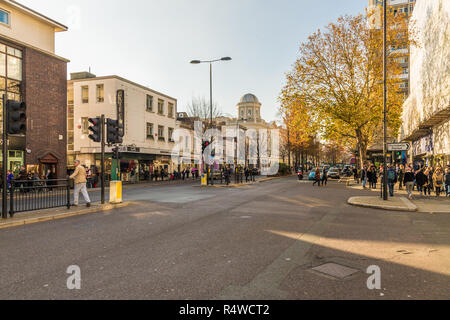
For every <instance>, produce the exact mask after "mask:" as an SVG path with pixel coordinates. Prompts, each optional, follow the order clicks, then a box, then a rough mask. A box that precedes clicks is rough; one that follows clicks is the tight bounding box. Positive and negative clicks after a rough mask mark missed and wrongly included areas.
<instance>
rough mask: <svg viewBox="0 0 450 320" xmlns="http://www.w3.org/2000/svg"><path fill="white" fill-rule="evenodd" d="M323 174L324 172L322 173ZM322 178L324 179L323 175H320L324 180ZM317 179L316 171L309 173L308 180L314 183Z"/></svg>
mask: <svg viewBox="0 0 450 320" xmlns="http://www.w3.org/2000/svg"><path fill="white" fill-rule="evenodd" d="M321 172H322V171H321ZM322 178H323V173H321V174H320V179H322ZM315 179H316V171H315V170H312V171H311V172H310V173H309V176H308V180H311V181H313V180H315Z"/></svg>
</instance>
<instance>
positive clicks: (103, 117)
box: [100, 114, 105, 204]
mask: <svg viewBox="0 0 450 320" xmlns="http://www.w3.org/2000/svg"><path fill="white" fill-rule="evenodd" d="M100 122H101V126H100V128H101V129H100V130H101V139H102V140H101V145H102V155H101V165H100V166H101V171H102V173H101V176H100V178H101V182H102V186H101V200H102V204H104V203H105V115H104V114H102V116H101V118H100Z"/></svg>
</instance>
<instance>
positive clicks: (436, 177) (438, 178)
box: [433, 167, 444, 197]
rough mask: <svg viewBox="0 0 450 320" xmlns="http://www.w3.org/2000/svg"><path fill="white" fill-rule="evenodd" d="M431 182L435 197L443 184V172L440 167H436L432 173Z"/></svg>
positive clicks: (438, 194)
mask: <svg viewBox="0 0 450 320" xmlns="http://www.w3.org/2000/svg"><path fill="white" fill-rule="evenodd" d="M433 183H434V188H435V190H436V197H439V196H440V194H441V190H442V188H443V186H444V174H443V173H442V169H441V168H440V167H438V168H436V172H435V173H434V174H433Z"/></svg>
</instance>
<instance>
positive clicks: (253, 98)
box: [241, 93, 259, 103]
mask: <svg viewBox="0 0 450 320" xmlns="http://www.w3.org/2000/svg"><path fill="white" fill-rule="evenodd" d="M241 103H259V100H258V98H257V97H256V96H255V95H254V94H251V93H247V94H246V95H245V96H243V97H242V98H241Z"/></svg>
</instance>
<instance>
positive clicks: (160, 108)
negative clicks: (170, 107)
mask: <svg viewBox="0 0 450 320" xmlns="http://www.w3.org/2000/svg"><path fill="white" fill-rule="evenodd" d="M158 113H159V114H164V101H163V100H158Z"/></svg>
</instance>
